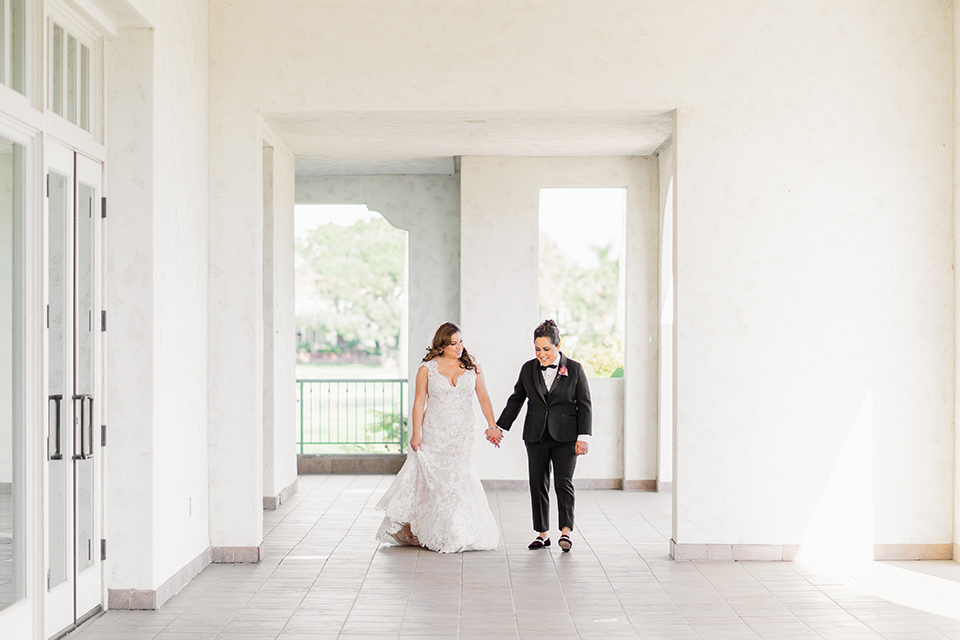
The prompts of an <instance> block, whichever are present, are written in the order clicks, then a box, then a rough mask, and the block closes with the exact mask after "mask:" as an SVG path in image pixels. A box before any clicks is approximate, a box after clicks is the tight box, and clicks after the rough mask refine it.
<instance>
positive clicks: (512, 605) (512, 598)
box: [494, 490, 521, 638]
mask: <svg viewBox="0 0 960 640" xmlns="http://www.w3.org/2000/svg"><path fill="white" fill-rule="evenodd" d="M494 494H495V495H496V496H497V515H498V516H500V517H499V518H498V522H497V524H498V525H499V526H500V541H501V542H503V557H504V561H505V562H506V563H507V583H508V584H509V585H510V608H511V609H513V626H514V628H515V629H516V630H517V638H520V637H521V635H520V622H519V620H518V619H517V617H518V616H517V602H516V594H515V593H514V589H513V572H512V571H510V554H509V553H508V552H507V541H506V539H505V537H504V535H503V518H502V515H501V511H500V491H499V490H495V491H494Z"/></svg>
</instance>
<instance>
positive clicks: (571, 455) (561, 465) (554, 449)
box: [524, 431, 577, 532]
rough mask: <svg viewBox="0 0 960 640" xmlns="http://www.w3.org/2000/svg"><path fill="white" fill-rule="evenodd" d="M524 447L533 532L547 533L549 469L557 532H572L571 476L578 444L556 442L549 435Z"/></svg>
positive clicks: (528, 442) (572, 493)
mask: <svg viewBox="0 0 960 640" xmlns="http://www.w3.org/2000/svg"><path fill="white" fill-rule="evenodd" d="M524 444H525V445H527V471H528V473H529V478H530V510H531V513H532V514H533V529H534V531H537V532H540V531H549V530H550V467H551V466H552V467H553V489H554V491H556V492H557V510H558V512H559V513H558V515H559V525H560V528H561V529H563V528H564V527H570V529H571V530H573V507H574V503H575V502H576V495H575V494H574V491H573V472H574V471H575V470H576V468H577V450H576V447H577V443H576V441H574V442H557V441H556V440H554V439H553V438H552V437H551V436H550V432H549V431H546V432H544V434H543V439H542V440H540V442H530V441H527V442H524Z"/></svg>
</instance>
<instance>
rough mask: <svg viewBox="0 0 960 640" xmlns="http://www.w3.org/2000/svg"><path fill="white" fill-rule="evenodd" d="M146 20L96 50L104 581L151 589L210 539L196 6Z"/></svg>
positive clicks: (200, 56) (203, 33)
mask: <svg viewBox="0 0 960 640" xmlns="http://www.w3.org/2000/svg"><path fill="white" fill-rule="evenodd" d="M158 9H159V7H158ZM153 17H154V19H155V20H156V22H155V25H154V26H155V28H154V29H152V30H146V29H143V30H124V31H121V32H120V35H119V37H118V38H115V39H110V40H108V41H107V46H106V60H107V85H106V86H107V94H106V104H107V106H106V108H107V119H106V120H107V130H106V136H105V137H106V140H107V147H108V150H109V157H108V164H107V167H108V168H107V171H108V174H107V183H106V185H105V193H106V195H107V197H108V200H109V201H110V212H112V215H110V216H109V217H108V220H107V226H108V235H107V238H108V240H107V242H108V244H107V247H106V261H107V276H106V278H107V297H106V303H107V308H108V313H109V314H110V321H111V322H110V324H109V329H110V334H109V339H108V341H107V345H108V346H107V354H106V357H107V363H108V364H107V366H108V371H109V375H108V378H107V379H108V384H109V389H108V398H107V402H108V407H107V417H108V422H109V427H110V434H109V435H110V438H109V447H110V451H109V455H108V456H107V457H106V460H107V470H106V473H107V476H106V477H107V480H106V486H107V498H106V513H107V515H106V523H107V538H108V539H109V540H110V541H111V542H110V549H111V560H112V561H111V562H110V563H108V572H109V575H108V576H107V587H108V588H109V589H142V590H143V589H145V590H150V589H156V588H158V587H159V586H160V585H162V584H163V583H164V582H165V581H166V580H167V579H169V578H170V577H171V576H172V575H173V574H175V573H176V572H177V571H179V570H180V569H182V568H183V567H184V566H185V565H187V564H188V563H189V562H190V561H191V560H193V559H194V558H196V557H197V556H198V555H200V554H201V553H202V552H203V551H204V550H205V549H206V548H207V547H208V546H209V523H208V518H207V512H208V507H207V505H208V496H209V494H208V488H207V487H208V471H207V469H208V465H207V428H206V421H207V392H206V389H207V363H206V343H207V267H208V242H207V237H208V236H207V219H206V209H207V184H208V183H207V129H208V126H207V109H206V103H207V96H208V85H207V58H206V52H207V49H208V47H207V33H208V25H207V12H206V6H205V5H203V4H197V3H194V2H190V1H188V0H183V1H178V2H173V3H164V4H163V6H162V11H161V10H157V11H155V12H154V14H153Z"/></svg>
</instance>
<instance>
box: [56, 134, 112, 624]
mask: <svg viewBox="0 0 960 640" xmlns="http://www.w3.org/2000/svg"><path fill="white" fill-rule="evenodd" d="M45 151H46V166H45V171H44V174H43V175H44V176H47V175H49V173H51V172H53V173H57V174H59V175H63V176H66V177H67V181H68V185H67V188H66V192H67V193H68V194H69V204H68V206H67V207H66V208H67V211H68V214H67V215H68V217H69V220H68V221H66V223H65V225H64V226H65V234H66V241H65V243H64V244H65V254H64V264H65V265H67V268H66V272H67V273H66V274H65V283H67V284H66V285H65V286H66V287H67V291H66V292H65V321H64V324H65V330H64V332H63V333H64V345H63V350H64V354H65V372H64V373H65V375H64V377H65V382H64V388H63V389H62V393H63V395H64V398H63V405H62V406H63V408H62V412H63V416H64V420H63V426H62V429H63V434H62V439H63V442H64V447H63V453H64V458H67V459H69V460H70V463H69V470H68V471H67V476H68V478H67V479H66V481H65V483H66V485H67V488H68V490H69V491H68V497H67V503H68V506H69V509H67V512H68V513H69V514H70V519H69V526H68V527H67V529H68V531H69V541H68V544H67V545H66V546H67V549H68V568H67V579H66V580H65V581H64V582H62V583H60V584H59V585H56V586H55V587H54V588H53V589H49V590H47V591H46V598H45V602H44V607H43V609H44V626H43V628H44V634H43V636H44V637H46V638H50V637H56V636H59V635H60V634H62V633H63V632H65V631H68V630H70V629H72V628H74V627H75V626H76V625H78V624H79V623H80V622H82V621H83V620H84V619H85V618H87V617H88V616H89V615H90V614H92V613H95V612H97V611H99V610H100V609H102V608H103V603H104V588H103V585H104V580H103V576H104V570H103V562H102V560H101V557H100V549H99V545H100V543H99V541H100V539H101V538H102V537H103V533H102V532H103V521H104V520H103V458H102V448H101V446H100V440H101V438H100V425H101V424H102V423H103V420H102V416H103V406H104V403H103V398H102V395H101V394H102V392H103V384H102V380H103V363H104V358H103V351H102V344H103V340H102V332H101V330H100V329H101V327H100V322H101V319H100V310H101V309H102V308H103V259H102V257H103V254H102V251H103V247H102V219H101V216H100V207H99V199H100V197H101V196H102V191H103V184H102V176H103V165H102V163H101V162H100V161H98V160H94V159H92V158H89V157H87V156H85V155H83V154H80V153H79V152H77V151H76V150H75V149H72V148H69V147H65V146H63V145H61V144H59V143H58V142H56V141H54V140H52V139H49V138H48V139H47V143H46V145H45ZM81 182H82V183H83V184H85V185H87V186H89V187H92V188H93V195H92V202H91V203H90V205H91V210H90V214H91V223H92V235H91V242H92V244H93V255H92V257H91V259H92V262H91V269H92V272H91V274H90V277H91V282H90V286H91V288H92V296H91V299H90V317H89V319H88V320H87V322H89V328H90V332H91V343H90V349H91V358H92V363H91V371H90V375H91V385H92V389H91V392H92V396H93V402H92V409H91V410H90V413H89V414H88V416H86V415H85V416H84V418H86V417H89V419H90V424H89V425H88V427H87V428H88V429H89V431H88V432H85V434H84V435H86V436H88V437H90V438H91V439H92V441H93V445H94V446H93V448H92V454H93V458H92V460H77V459H75V456H76V455H78V454H79V453H80V450H79V445H80V443H78V442H76V441H75V433H76V429H77V423H78V421H79V416H78V415H77V413H76V409H75V408H76V407H78V406H81V405H78V403H77V402H75V401H74V400H73V399H72V398H71V396H73V395H74V394H75V393H76V384H77V380H76V361H77V353H78V344H77V331H78V329H77V327H78V325H81V324H83V323H84V322H85V320H84V319H83V318H78V317H77V311H78V305H79V302H78V301H77V288H78V277H79V276H78V260H77V253H78V243H79V239H78V238H79V223H78V220H79V216H80V212H81V207H80V206H79V200H78V199H79V191H80V188H79V186H80V184H81ZM48 196H49V194H48ZM43 218H44V224H45V225H46V226H45V231H46V233H44V247H48V246H49V245H48V242H49V235H50V228H49V225H50V224H51V222H50V199H49V197H47V198H45V205H44V216H43ZM48 261H49V256H47V255H46V251H45V252H44V259H43V264H44V305H46V301H47V300H48V299H49V296H50V274H49V270H48V267H47V262H48ZM43 326H46V325H45V324H44V325H43ZM43 334H44V341H45V345H46V347H47V349H45V351H47V352H48V353H49V342H50V340H49V336H50V331H49V330H44V331H43ZM43 369H44V372H43V379H44V387H43V388H44V390H45V396H44V397H46V393H48V392H49V378H50V371H49V359H48V358H44V360H43ZM41 424H44V434H46V433H49V429H50V424H49V423H48V422H47V420H46V419H44V420H43V421H42V422H41ZM42 450H43V451H44V452H45V454H46V452H47V447H46V446H44V447H43V449H42ZM43 460H44V461H45V463H44V474H43V475H44V479H45V485H44V486H45V487H46V488H47V489H45V491H44V495H45V499H44V501H43V505H44V513H47V511H48V510H49V509H50V508H52V506H53V505H52V504H51V502H50V499H49V491H48V489H49V487H50V474H49V465H48V464H47V456H46V455H44V457H43ZM80 464H90V465H91V466H92V474H93V478H92V492H93V495H92V501H93V502H92V506H93V522H92V531H91V547H92V548H91V552H92V561H93V563H92V566H90V567H88V568H87V569H86V570H84V571H82V572H81V571H79V570H78V557H79V553H80V550H79V549H78V548H77V531H78V527H77V518H78V506H77V493H78V490H79V489H78V478H79V471H78V469H79V465H80ZM43 532H44V535H43V540H44V542H43V550H44V554H45V555H44V564H43V571H42V572H41V575H43V576H46V575H47V571H48V569H49V563H50V558H49V557H47V556H46V552H47V550H48V549H49V541H50V531H49V519H47V522H45V524H44V528H43Z"/></svg>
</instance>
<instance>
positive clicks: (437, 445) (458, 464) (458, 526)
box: [377, 322, 500, 553]
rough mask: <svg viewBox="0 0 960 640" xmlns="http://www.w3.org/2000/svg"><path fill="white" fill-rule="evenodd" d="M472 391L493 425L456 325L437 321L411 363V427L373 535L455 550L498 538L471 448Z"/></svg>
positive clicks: (492, 544)
mask: <svg viewBox="0 0 960 640" xmlns="http://www.w3.org/2000/svg"><path fill="white" fill-rule="evenodd" d="M474 394H476V397H477V398H478V399H479V401H480V408H481V410H482V411H483V415H484V417H485V418H486V420H487V424H488V433H487V437H488V439H489V438H490V435H491V432H489V428H490V427H489V425H492V428H494V429H495V428H496V422H495V421H494V417H493V407H492V406H491V404H490V397H489V395H488V394H487V389H486V385H485V384H484V380H483V372H482V371H481V370H480V368H479V367H478V366H477V365H476V363H475V362H474V361H473V358H472V357H471V356H470V355H469V354H468V353H467V351H466V349H464V347H463V340H462V339H461V336H460V329H459V328H458V327H457V325H455V324H453V323H450V322H448V323H444V324H442V325H440V328H439V329H437V333H436V335H435V336H434V338H433V344H432V346H431V347H430V348H429V349H427V355H426V357H424V359H423V364H422V365H421V366H420V369H419V371H417V386H416V396H415V399H414V404H413V434H412V435H411V437H410V452H409V453H408V454H407V461H406V462H405V463H404V465H403V468H402V469H400V472H399V473H398V474H397V477H396V479H395V480H394V481H393V484H392V485H391V486H390V488H389V489H388V490H387V492H386V493H385V494H384V496H383V498H381V499H380V502H378V503H377V509H380V510H383V511H384V512H385V514H386V515H385V516H384V518H383V523H382V524H381V525H380V530H379V531H378V532H377V538H379V539H380V540H381V541H382V542H392V543H398V544H413V545H417V544H418V545H420V546H423V547H426V548H428V549H432V550H433V551H439V552H440V553H455V552H460V551H477V550H484V549H495V548H496V546H497V542H498V541H499V539H500V532H499V529H498V528H497V523H496V522H495V521H494V519H493V514H492V513H491V512H490V506H489V505H488V504H487V496H486V495H485V494H484V492H483V486H481V484H480V478H479V477H477V474H476V472H475V471H474V470H473V463H472V461H471V455H472V452H473V443H474V439H475V435H476V434H475V431H474V429H476V428H477V424H476V417H475V415H474V410H473V398H474Z"/></svg>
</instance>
